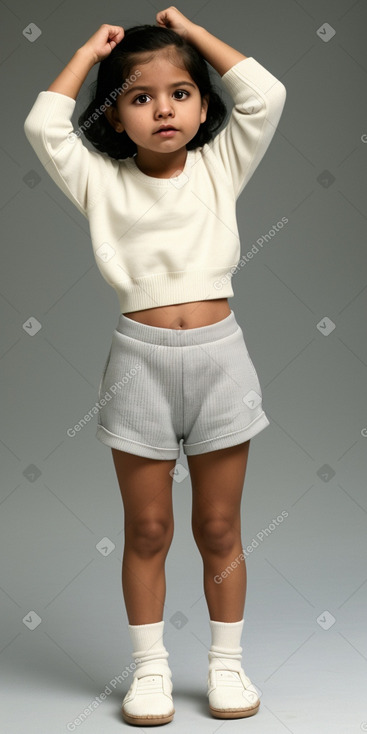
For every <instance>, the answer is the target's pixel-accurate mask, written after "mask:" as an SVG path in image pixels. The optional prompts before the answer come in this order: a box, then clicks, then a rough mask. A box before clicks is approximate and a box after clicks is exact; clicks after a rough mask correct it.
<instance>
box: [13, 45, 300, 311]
mask: <svg viewBox="0 0 367 734" xmlns="http://www.w3.org/2000/svg"><path fill="white" fill-rule="evenodd" d="M221 80H222V82H223V85H224V87H225V88H226V89H227V91H228V92H229V94H230V95H231V97H232V99H233V102H234V106H233V107H232V110H231V113H230V117H229V119H228V123H227V124H226V126H225V127H224V128H223V129H222V130H221V131H220V132H219V133H217V134H216V136H215V137H214V138H213V139H212V140H211V141H210V142H209V143H206V144H205V145H203V146H201V147H198V148H196V149H195V150H189V151H187V156H186V162H185V166H184V169H183V170H182V172H179V173H178V175H176V176H173V177H170V178H155V177H153V176H148V175H146V174H144V173H143V172H142V171H141V170H140V169H139V168H138V166H137V164H136V161H135V156H132V157H129V158H125V159H118V160H117V159H113V158H110V157H109V156H108V155H107V154H102V153H99V152H97V151H91V150H89V149H88V148H87V147H86V146H85V145H84V143H83V140H82V135H81V132H80V131H78V130H77V131H74V129H73V124H72V122H71V117H72V115H73V112H74V109H75V105H76V100H74V99H73V98H72V97H68V96H67V95H64V94H61V93H59V92H51V91H42V92H39V94H38V96H37V98H36V100H35V102H34V104H33V107H32V108H31V110H30V112H29V114H28V116H27V118H26V120H25V122H24V132H25V135H26V137H27V139H28V141H29V143H30V144H31V146H32V148H33V149H34V151H35V153H36V155H37V157H38V158H39V160H40V162H41V164H42V165H43V167H44V168H45V169H46V171H47V173H48V174H49V175H50V177H51V178H52V179H53V181H54V182H55V183H56V184H57V186H58V187H59V188H60V189H61V191H63V192H64V194H65V195H66V196H67V197H68V199H70V201H72V202H73V204H74V205H75V206H76V207H77V209H78V210H79V212H80V213H81V214H82V215H84V217H86V218H87V219H88V222H89V231H90V236H91V241H92V246H93V253H94V257H95V260H96V263H97V266H98V268H99V270H100V272H101V274H102V276H103V277H104V278H105V280H106V281H107V283H109V285H110V286H112V288H114V289H115V291H116V293H117V296H118V299H119V306H120V311H121V313H128V312H129V311H137V310H142V309H147V308H154V307H157V306H166V305H170V304H175V303H185V302H187V301H201V300H202V301H204V300H210V299H214V298H229V297H232V296H233V295H234V292H233V289H232V282H231V277H232V271H233V270H235V268H236V265H237V264H238V261H239V258H240V238H239V232H238V226H237V220H236V201H237V199H238V197H239V195H240V194H241V192H242V191H243V189H244V187H245V185H246V183H247V182H248V181H249V179H250V178H251V176H252V174H253V173H254V171H255V170H256V168H257V166H258V165H259V163H260V161H261V159H262V158H263V156H264V153H265V151H266V150H267V148H268V146H269V144H270V142H271V139H272V137H273V135H274V132H275V130H276V127H277V125H278V122H279V119H280V116H281V114H282V111H283V107H284V103H285V99H286V90H285V87H284V85H283V84H282V82H280V81H279V80H278V79H276V77H274V76H273V75H272V74H271V73H270V72H269V71H267V70H266V69H265V68H264V67H263V66H262V65H261V64H260V63H259V62H258V61H256V60H255V59H254V58H253V57H248V58H246V59H241V61H239V62H238V63H236V64H235V65H234V66H232V67H231V68H230V69H229V70H228V71H227V72H226V73H225V74H224V75H223V76H221ZM92 124H93V123H92Z"/></svg>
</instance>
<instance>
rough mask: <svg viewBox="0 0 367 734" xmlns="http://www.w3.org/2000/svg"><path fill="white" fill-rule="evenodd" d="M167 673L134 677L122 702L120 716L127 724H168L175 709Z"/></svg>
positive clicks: (170, 682)
mask: <svg viewBox="0 0 367 734" xmlns="http://www.w3.org/2000/svg"><path fill="white" fill-rule="evenodd" d="M171 693H172V681H171V678H170V676H169V675H165V674H159V673H157V674H154V675H143V676H141V677H140V678H139V677H138V676H136V677H134V679H133V682H132V684H131V686H130V688H129V690H128V692H127V694H126V696H125V698H124V699H123V702H122V716H123V718H124V719H125V721H126V722H127V723H128V724H137V725H138V726H149V725H150V724H155V725H157V724H168V723H169V722H170V721H172V719H173V715H174V713H175V709H174V708H173V700H172V695H171Z"/></svg>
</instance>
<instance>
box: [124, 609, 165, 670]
mask: <svg viewBox="0 0 367 734" xmlns="http://www.w3.org/2000/svg"><path fill="white" fill-rule="evenodd" d="M128 627H129V633H130V637H131V642H132V646H133V658H134V661H135V663H136V668H135V670H134V676H133V677H134V678H136V677H139V678H141V677H142V676H143V675H154V674H161V675H162V674H163V673H164V674H165V675H168V676H169V677H171V676H172V674H171V670H170V667H169V665H168V662H167V658H168V655H169V653H168V652H167V650H166V648H165V647H164V645H163V627H164V620H163V619H162V621H161V622H153V623H152V624H129V625H128Z"/></svg>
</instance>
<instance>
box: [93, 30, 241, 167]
mask: <svg viewBox="0 0 367 734" xmlns="http://www.w3.org/2000/svg"><path fill="white" fill-rule="evenodd" d="M166 46H174V47H175V48H174V49H173V51H174V53H176V54H178V56H179V57H180V58H181V59H182V62H183V65H184V67H185V69H186V70H187V71H188V73H189V74H190V76H191V78H192V79H193V80H194V82H195V84H196V85H197V86H198V88H199V91H200V94H201V98H203V97H204V95H208V96H209V102H208V109H207V117H206V120H205V122H202V123H201V125H200V127H199V129H198V131H197V133H196V135H195V136H194V137H193V138H192V139H191V140H190V141H189V142H188V143H187V144H186V149H187V150H194V149H195V148H198V147H199V146H203V145H204V144H205V143H208V142H209V141H210V140H211V139H212V138H213V137H214V135H213V133H214V132H215V131H216V130H217V129H218V128H219V127H220V126H221V124H222V122H223V120H224V119H225V117H226V114H227V108H226V105H225V103H224V101H223V100H222V98H221V97H220V95H219V94H218V93H217V92H216V91H215V89H214V86H213V83H212V81H211V79H210V74H209V67H208V65H207V62H206V61H205V59H204V58H203V56H202V55H201V54H200V53H199V52H198V51H197V49H196V48H195V47H194V46H193V45H192V44H190V43H188V41H186V40H185V39H184V38H182V36H180V35H179V34H178V33H176V31H173V30H171V29H169V28H161V27H160V26H154V25H139V26H133V27H132V28H128V29H127V30H126V31H125V35H124V37H123V39H122V40H121V41H120V43H118V44H117V46H115V48H114V49H113V50H112V51H111V53H110V54H109V56H107V57H106V58H105V59H103V60H102V61H101V62H100V64H99V69H98V75H97V80H96V81H94V82H92V84H91V85H90V99H91V101H90V103H89V104H88V107H87V108H86V109H85V110H84V112H82V113H81V114H80V115H79V117H78V124H79V126H80V127H81V128H82V129H83V132H84V134H85V137H86V138H87V140H89V141H90V142H91V143H92V145H93V146H94V147H95V148H96V149H97V150H98V151H100V152H101V153H107V154H108V155H109V156H110V157H111V158H117V159H123V158H129V157H132V156H133V155H135V153H137V146H136V143H134V141H133V140H131V138H130V137H129V136H128V134H127V133H126V131H125V130H123V131H122V132H116V130H115V129H114V128H113V127H112V125H111V123H110V122H109V120H108V119H107V117H106V115H105V114H104V111H103V112H100V113H99V114H98V111H99V109H100V108H101V107H102V110H103V106H104V107H111V106H113V107H116V99H117V96H118V94H119V93H121V91H122V85H123V84H124V83H125V82H126V81H127V80H128V78H129V76H130V74H132V75H134V71H135V70H136V68H137V66H138V59H139V54H141V53H145V52H147V51H148V52H149V51H151V52H152V54H151V58H153V56H154V52H155V51H158V50H159V49H162V48H165V47H166ZM125 88H126V84H125Z"/></svg>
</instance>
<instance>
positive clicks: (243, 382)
mask: <svg viewBox="0 0 367 734" xmlns="http://www.w3.org/2000/svg"><path fill="white" fill-rule="evenodd" d="M98 398H99V406H100V408H99V413H98V426H97V431H96V438H98V440H99V441H101V442H102V443H104V444H106V445H107V446H110V447H111V448H115V449H120V450H122V451H127V452H129V453H131V454H137V455H138V456H146V457H148V458H152V459H177V458H178V457H179V455H180V441H181V440H182V442H183V443H182V447H183V451H184V453H185V454H187V455H194V454H204V453H207V452H208V451H215V450H217V449H222V448H226V447H228V446H235V445H237V444H240V443H242V442H243V441H247V440H248V439H249V438H252V437H253V436H255V435H256V434H257V433H259V432H260V431H262V430H263V429H264V428H266V427H267V426H268V425H269V420H268V418H267V416H266V414H265V412H264V410H263V407H262V392H261V387H260V383H259V379H258V376H257V373H256V370H255V367H254V365H253V363H252V360H251V358H250V355H249V353H248V349H247V346H246V343H245V340H244V336H243V332H242V329H241V327H240V326H239V325H238V323H237V321H236V318H235V315H234V313H233V311H231V313H230V314H229V315H228V316H227V317H226V318H225V319H223V320H221V321H218V322H216V323H214V324H210V325H209V326H201V327H198V328H196V329H167V328H162V327H156V326H148V325H147V324H142V323H139V322H137V321H134V320H133V319H130V318H128V317H127V316H124V314H120V316H119V321H118V324H117V328H116V329H115V330H114V332H113V336H112V344H111V349H110V351H109V354H108V357H107V360H106V364H105V367H104V370H103V374H102V377H101V380H100V385H99V388H98Z"/></svg>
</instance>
